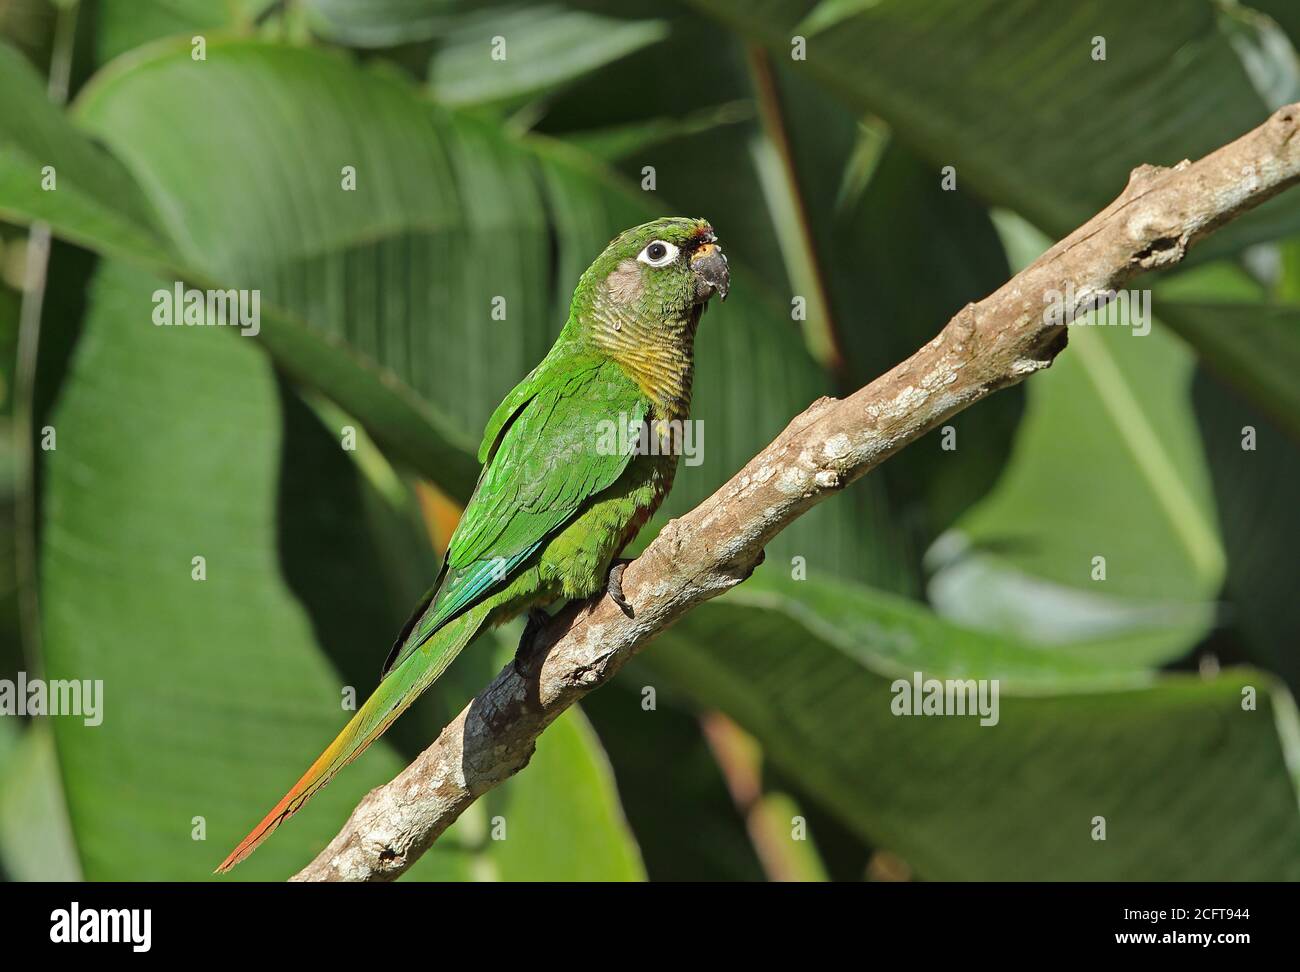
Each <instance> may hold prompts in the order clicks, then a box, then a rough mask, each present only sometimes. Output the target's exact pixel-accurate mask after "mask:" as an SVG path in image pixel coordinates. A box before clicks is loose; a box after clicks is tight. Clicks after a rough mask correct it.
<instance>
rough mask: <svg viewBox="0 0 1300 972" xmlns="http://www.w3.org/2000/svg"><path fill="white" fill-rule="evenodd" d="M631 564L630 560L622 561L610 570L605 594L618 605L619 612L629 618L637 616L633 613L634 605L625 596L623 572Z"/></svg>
mask: <svg viewBox="0 0 1300 972" xmlns="http://www.w3.org/2000/svg"><path fill="white" fill-rule="evenodd" d="M631 562H632V561H630V560H620V561H619V562H618V563H616V564H615V565H614V566H613V567H611V568H610V569H609V581H608V582H607V583H606V585H605V593H607V594H608V595H609V599H610V600H611V601H613V602H614V603H615V604H617V605H618V607H619V610H621V611H622V612H623V613H624V614H626V615H627V616H628V617H629V618H631V617H634V616H635V615H633V613H632V605H631V604H629V603H628V600H627V598H626V597H624V596H623V571H625V570H626V569H627V565H628V564H630V563H631Z"/></svg>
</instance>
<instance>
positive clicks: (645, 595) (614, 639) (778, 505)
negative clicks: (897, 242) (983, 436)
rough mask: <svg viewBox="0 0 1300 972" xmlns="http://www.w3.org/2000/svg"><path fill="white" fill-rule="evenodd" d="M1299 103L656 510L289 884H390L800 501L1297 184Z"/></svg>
mask: <svg viewBox="0 0 1300 972" xmlns="http://www.w3.org/2000/svg"><path fill="white" fill-rule="evenodd" d="M1298 131H1300V104H1296V105H1289V106H1287V107H1285V108H1282V109H1280V110H1279V111H1277V112H1276V113H1275V114H1274V115H1273V116H1272V117H1271V118H1270V119H1269V120H1268V121H1267V122H1265V123H1264V124H1262V125H1260V126H1259V127H1258V128H1256V129H1254V130H1253V131H1251V132H1248V133H1247V134H1246V135H1244V136H1242V137H1241V138H1239V139H1238V140H1236V141H1235V142H1232V143H1230V144H1228V145H1226V146H1224V147H1222V148H1220V149H1218V150H1217V151H1215V152H1214V153H1212V154H1210V155H1208V156H1206V157H1205V158H1203V159H1201V160H1200V161H1199V162H1197V163H1195V164H1191V163H1189V162H1187V161H1183V162H1180V163H1179V164H1178V165H1176V166H1174V167H1173V168H1169V169H1165V168H1159V167H1156V166H1149V165H1143V166H1139V167H1138V168H1136V169H1134V170H1133V172H1132V174H1131V176H1130V177H1129V183H1128V185H1127V187H1125V189H1124V191H1123V192H1122V193H1121V194H1120V196H1119V198H1117V199H1116V200H1115V201H1114V202H1113V203H1111V204H1110V205H1109V206H1108V207H1106V209H1104V210H1103V211H1102V212H1100V213H1098V214H1097V215H1096V216H1094V217H1093V218H1092V219H1090V220H1089V221H1088V222H1087V223H1085V224H1084V225H1083V226H1081V227H1079V228H1078V229H1077V230H1075V231H1074V232H1073V233H1071V234H1070V235H1069V236H1068V237H1066V238H1065V239H1064V240H1062V241H1061V242H1059V243H1057V244H1056V245H1055V246H1053V247H1052V248H1051V249H1050V250H1048V251H1047V252H1046V253H1044V254H1043V255H1042V256H1041V257H1040V258H1039V259H1038V260H1037V261H1035V262H1034V263H1033V264H1032V265H1031V266H1029V267H1027V268H1025V269H1024V270H1023V271H1021V272H1020V273H1019V274H1017V275H1016V276H1015V277H1013V278H1012V279H1011V280H1009V281H1008V282H1007V283H1006V284H1004V285H1003V286H1002V287H1001V288H1000V289H998V290H997V291H996V292H995V293H993V294H991V295H989V296H988V297H986V298H984V299H983V300H981V301H979V302H978V303H973V304H968V305H967V306H966V307H965V308H963V309H962V310H961V312H960V313H958V314H957V316H956V317H954V318H953V319H952V320H951V321H949V322H948V324H947V325H946V326H945V327H944V328H943V330H942V331H941V332H940V333H939V334H938V335H937V336H936V337H935V338H934V339H933V340H931V341H930V342H929V343H928V344H926V345H925V346H924V347H922V348H921V349H920V350H918V351H917V352H916V353H915V354H913V355H912V356H911V357H910V358H908V359H907V360H906V361H904V362H902V363H901V364H899V365H897V366H895V367H894V368H893V369H892V370H890V371H889V372H887V373H886V374H884V375H882V376H881V377H879V378H877V379H876V380H875V381H873V382H871V384H869V385H867V386H866V387H864V388H862V389H859V390H858V391H857V392H855V393H854V394H853V395H851V396H849V397H848V398H845V399H843V400H837V399H831V398H822V399H820V400H818V401H816V402H814V403H813V404H812V405H811V406H809V408H808V409H807V410H806V411H804V412H803V413H802V414H800V415H798V416H796V417H795V418H794V419H793V420H792V421H791V422H790V424H789V426H787V428H786V429H785V431H784V432H782V433H781V434H780V435H779V436H777V438H776V439H775V440H774V441H773V442H772V443H771V444H770V445H768V446H767V448H765V449H764V450H763V451H762V452H761V453H759V454H758V455H757V456H755V457H754V458H753V459H751V460H750V462H749V464H748V465H746V466H745V468H744V469H742V470H741V471H740V472H739V473H737V474H736V475H735V476H733V477H732V479H731V481H730V482H728V483H727V484H726V485H725V486H723V487H722V488H721V489H719V490H718V491H717V492H716V493H714V494H713V495H712V496H711V497H709V499H707V500H705V501H704V502H703V503H701V504H700V505H699V506H698V507H696V508H695V509H694V510H692V511H691V512H690V513H689V514H687V515H686V516H684V517H682V518H681V519H679V520H673V521H670V522H669V523H668V524H667V525H666V526H665V527H664V528H663V530H661V531H660V533H659V535H658V537H656V538H655V540H654V542H653V543H651V544H650V546H649V547H647V548H646V550H645V552H644V553H643V554H642V555H641V557H640V558H638V559H637V560H636V562H635V563H633V564H631V565H629V566H628V568H627V570H626V572H625V573H624V575H623V590H624V593H625V594H626V595H627V597H628V599H629V600H630V602H631V603H632V604H633V605H634V607H635V617H633V618H628V617H626V616H625V615H624V614H623V613H622V611H620V610H619V608H618V607H617V606H615V605H614V603H613V602H612V601H610V599H609V598H600V599H599V600H597V601H596V602H595V603H594V604H593V603H584V604H576V605H570V606H569V607H568V608H566V609H565V610H564V611H562V612H561V613H560V614H559V615H558V616H557V617H556V618H555V619H554V620H553V621H552V623H551V624H550V625H549V626H548V628H547V629H546V631H545V632H543V634H542V636H541V639H540V642H539V650H538V651H537V652H535V653H534V655H533V659H532V660H531V661H530V662H529V663H528V664H527V665H526V666H525V669H524V674H523V676H522V677H521V676H520V675H517V674H516V673H515V672H514V670H513V668H512V667H510V666H507V667H506V668H505V669H504V670H503V671H502V672H501V674H499V675H498V676H497V677H496V679H495V680H494V681H493V682H492V683H491V684H490V685H488V686H487V688H485V689H484V690H483V691H482V692H480V693H479V695H478V696H477V697H476V698H475V699H474V700H473V701H472V702H470V704H469V705H468V706H466V707H465V709H464V710H463V711H462V712H461V713H460V715H459V716H457V717H456V719H455V720H454V721H453V722H452V723H451V724H450V725H448V726H447V727H446V728H445V729H444V730H443V731H442V733H441V735H439V736H438V738H437V740H436V741H435V742H434V743H433V745H431V746H430V747H429V748H428V749H426V750H425V751H424V752H423V753H422V754H421V755H420V756H419V757H418V758H417V759H416V760H415V761H414V762H413V763H411V765H410V766H408V767H407V768H406V769H405V770H403V771H402V773H401V774H399V775H398V776H397V777H396V778H395V779H394V780H393V781H392V782H390V783H387V784H385V785H384V786H381V787H378V788H376V789H374V790H372V791H371V792H370V793H369V794H368V795H367V796H366V797H365V798H364V799H363V800H362V801H361V803H360V804H359V805H358V806H357V808H356V809H355V810H354V811H353V813H352V816H351V817H350V818H349V819H348V821H347V823H346V824H345V825H344V827H343V829H342V830H341V831H340V832H339V834H338V836H337V837H335V838H334V840H333V841H331V842H330V844H329V846H328V847H326V848H325V850H324V851H322V852H321V854H320V855H319V856H318V857H317V858H316V860H314V861H313V862H312V863H311V864H309V865H308V866H307V867H305V868H304V869H303V870H302V871H301V872H299V873H298V874H297V875H295V877H294V878H293V880H297V881H383V880H392V879H394V878H396V877H398V876H399V875H401V874H402V872H404V871H405V870H406V869H407V868H408V867H409V866H410V865H411V864H413V863H414V862H415V861H416V860H417V859H418V858H419V856H420V855H421V854H423V853H424V851H425V850H427V849H428V848H429V846H430V845H431V844H432V843H433V842H434V841H435V840H436V839H437V838H438V837H439V836H440V835H441V834H442V832H443V831H445V830H446V829H447V827H449V826H450V825H451V824H452V822H453V821H455V820H456V818H457V817H459V816H460V814H461V813H462V812H464V810H465V808H466V807H468V806H469V805H470V804H471V803H473V802H474V801H475V800H476V799H478V798H479V797H480V796H482V795H483V794H484V793H486V792H487V791H488V790H490V789H491V788H492V787H494V786H496V785H497V784H499V783H501V782H502V781H504V780H506V779H508V778H509V777H510V776H512V775H513V774H515V773H517V772H519V770H521V769H522V768H523V767H524V766H525V765H527V763H528V760H529V758H530V757H531V756H532V753H533V750H534V748H535V744H536V740H537V737H538V736H539V735H540V734H541V733H542V731H543V730H544V729H545V728H546V727H547V726H548V725H549V724H550V723H551V722H552V721H553V720H554V719H555V718H556V717H558V716H559V715H560V713H562V712H563V711H564V710H565V709H567V708H568V707H569V706H571V705H573V703H574V702H577V701H578V700H579V699H581V698H582V697H583V696H584V695H586V694H587V693H588V692H590V691H591V690H592V689H595V688H597V687H599V686H600V685H603V684H604V683H605V682H607V681H608V680H609V679H610V678H612V677H613V676H614V674H615V673H616V672H617V671H618V670H619V669H620V668H621V667H622V666H623V664H624V663H625V662H626V661H627V660H628V659H629V658H631V657H632V655H634V654H635V653H636V652H637V651H639V650H640V649H641V648H643V647H644V646H645V645H646V643H647V642H649V641H650V640H651V639H652V638H653V637H654V636H655V635H656V634H657V633H658V632H660V631H662V630H663V629H664V628H666V627H667V626H668V625H670V624H672V623H673V622H674V621H675V620H676V619H677V618H679V617H681V616H682V615H683V614H685V613H686V612H687V611H689V610H691V609H692V608H694V607H695V606H696V605H698V604H701V603H703V602H704V601H706V600H708V599H710V598H713V597H717V596H718V595H719V594H722V593H725V592H726V591H728V590H730V589H731V588H732V587H735V586H736V585H737V584H739V583H741V582H742V581H743V580H745V578H747V577H748V576H749V575H750V574H751V573H752V572H753V570H754V567H755V566H756V565H757V564H758V563H759V562H760V561H761V559H762V555H763V547H764V545H765V544H766V543H767V542H768V541H769V540H771V539H772V537H774V536H776V534H777V533H779V532H780V531H781V530H783V529H784V528H785V527H787V526H789V524H790V523H791V522H793V521H794V520H795V519H796V518H798V517H799V516H801V515H802V514H803V513H804V512H805V511H807V510H808V509H809V508H810V507H812V506H813V505H814V504H816V503H819V502H821V501H822V500H824V499H826V498H827V497H829V496H831V495H832V494H834V493H836V492H838V491H839V490H841V489H843V488H844V487H845V486H847V485H848V484H850V483H852V482H853V481H854V480H856V479H858V478H859V477H860V476H863V475H865V474H866V473H867V472H869V471H870V470H872V469H874V468H875V467H876V466H878V465H879V464H880V463H881V462H883V461H884V460H886V459H888V458H889V457H890V456H891V455H893V454H894V453H895V452H897V451H898V450H900V449H902V448H903V447H904V446H906V445H907V444H908V443H909V442H912V441H913V440H914V439H916V438H918V437H920V436H921V435H924V434H925V433H926V432H928V431H930V430H931V429H933V428H935V427H936V426H937V425H939V424H940V423H942V422H943V421H944V420H946V419H947V418H948V417H950V416H951V415H953V414H955V413H957V412H960V411H961V410H962V409H965V408H968V407H969V406H971V405H973V404H974V403H975V402H978V401H979V400H980V399H982V398H984V397H985V396H987V395H990V394H992V393H993V392H994V391H997V390H998V389H999V388H1004V387H1006V386H1008V385H1012V384H1015V383H1016V382H1019V381H1022V380H1023V379H1024V378H1026V377H1027V376H1029V375H1031V374H1033V373H1034V372H1036V371H1039V370H1041V369H1043V368H1046V367H1048V366H1049V365H1050V364H1051V363H1052V361H1053V359H1054V358H1055V357H1056V355H1057V354H1058V353H1059V352H1060V351H1061V349H1063V348H1064V347H1065V345H1066V327H1065V326H1062V325H1061V324H1055V323H1052V321H1051V320H1050V319H1049V318H1048V317H1047V315H1046V314H1045V309H1046V308H1047V306H1048V304H1047V298H1048V297H1049V296H1050V295H1051V293H1052V292H1056V293H1057V294H1061V295H1065V294H1067V293H1072V294H1073V306H1071V307H1067V308H1066V315H1067V316H1066V318H1065V319H1066V320H1069V319H1071V317H1072V316H1073V312H1074V311H1075V310H1077V309H1081V308H1086V306H1088V302H1089V301H1091V300H1093V299H1095V297H1096V296H1097V295H1098V294H1100V293H1102V292H1104V291H1108V290H1114V289H1117V288H1118V287H1119V286H1120V285H1121V284H1122V283H1124V282H1125V281H1126V280H1128V279H1129V278H1131V277H1133V276H1134V275H1136V274H1140V273H1143V272H1146V271H1148V270H1156V269H1161V268H1165V267H1170V266H1173V265H1174V264H1176V263H1178V262H1179V261H1180V260H1182V259H1183V256H1184V255H1185V254H1186V252H1187V249H1188V248H1189V247H1190V246H1191V245H1192V244H1194V243H1195V242H1196V241H1197V240H1199V239H1201V238H1202V237H1204V236H1206V235H1207V234H1209V233H1211V232H1213V231H1214V230H1215V229H1217V228H1218V227H1219V226H1221V225H1223V224H1224V223H1226V222H1228V221H1229V220H1231V219H1233V218H1234V217H1236V216H1238V215H1240V214H1241V213H1243V212H1245V211H1246V210H1248V209H1251V208H1253V207H1254V206H1257V205H1259V204H1260V203H1261V202H1263V201H1264V200H1266V199H1268V198H1269V197H1271V196H1273V195H1275V194H1277V193H1278V192H1281V191H1282V190H1283V189H1285V188H1287V187H1288V186H1290V185H1292V184H1294V183H1295V182H1296V181H1297V180H1300V138H1298V137H1297V132H1298Z"/></svg>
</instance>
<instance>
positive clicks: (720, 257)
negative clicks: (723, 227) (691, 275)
mask: <svg viewBox="0 0 1300 972" xmlns="http://www.w3.org/2000/svg"><path fill="white" fill-rule="evenodd" d="M691 269H692V270H694V271H695V295H696V299H697V300H698V301H699V302H700V303H701V304H702V303H704V302H705V301H706V300H708V299H709V298H710V297H712V296H713V295H714V294H717V295H718V296H719V297H721V298H722V299H723V300H726V299H727V292H728V291H729V290H730V289H731V271H730V270H729V269H728V268H727V255H726V254H725V253H723V252H722V247H720V246H718V244H717V243H701V244H700V246H699V248H698V249H696V251H695V252H694V253H692V254H691Z"/></svg>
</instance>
